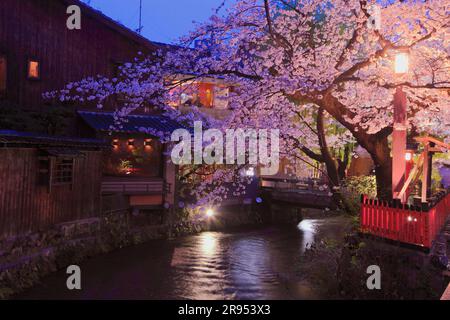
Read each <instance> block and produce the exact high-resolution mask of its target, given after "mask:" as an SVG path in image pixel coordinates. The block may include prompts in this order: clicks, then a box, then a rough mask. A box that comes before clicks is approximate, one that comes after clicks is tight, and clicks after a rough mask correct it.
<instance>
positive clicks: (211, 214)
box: [206, 209, 216, 217]
mask: <svg viewBox="0 0 450 320" xmlns="http://www.w3.org/2000/svg"><path fill="white" fill-rule="evenodd" d="M215 214H216V213H215V212H214V210H213V209H208V210H206V215H207V216H208V217H212V216H214V215H215Z"/></svg>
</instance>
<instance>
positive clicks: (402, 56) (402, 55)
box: [395, 52, 409, 73]
mask: <svg viewBox="0 0 450 320" xmlns="http://www.w3.org/2000/svg"><path fill="white" fill-rule="evenodd" d="M408 69H409V56H408V54H407V53H406V52H398V53H397V54H396V55H395V73H407V72H408Z"/></svg>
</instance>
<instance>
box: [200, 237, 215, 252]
mask: <svg viewBox="0 0 450 320" xmlns="http://www.w3.org/2000/svg"><path fill="white" fill-rule="evenodd" d="M216 247H217V237H216V236H215V234H214V233H211V232H207V233H204V234H202V236H201V250H202V253H203V254H204V255H207V256H209V255H213V254H214V253H215V252H216Z"/></svg>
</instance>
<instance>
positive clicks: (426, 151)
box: [422, 142, 430, 203]
mask: <svg viewBox="0 0 450 320" xmlns="http://www.w3.org/2000/svg"><path fill="white" fill-rule="evenodd" d="M429 148H430V144H429V143H428V142H427V143H426V144H425V148H424V151H423V173H422V203H426V202H427V193H428V171H429V170H430V168H429V166H430V162H429V161H428V156H429Z"/></svg>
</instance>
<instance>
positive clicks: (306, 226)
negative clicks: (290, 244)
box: [297, 219, 319, 252]
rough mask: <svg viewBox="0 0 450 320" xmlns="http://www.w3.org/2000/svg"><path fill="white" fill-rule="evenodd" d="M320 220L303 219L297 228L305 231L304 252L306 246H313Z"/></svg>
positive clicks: (303, 239)
mask: <svg viewBox="0 0 450 320" xmlns="http://www.w3.org/2000/svg"><path fill="white" fill-rule="evenodd" d="M318 225H319V220H312V219H305V220H302V222H300V223H299V224H298V226H297V228H298V229H299V230H300V231H301V232H302V233H303V237H302V252H305V250H306V248H308V247H309V246H311V244H312V243H313V242H314V236H315V234H316V230H317V227H318Z"/></svg>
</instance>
